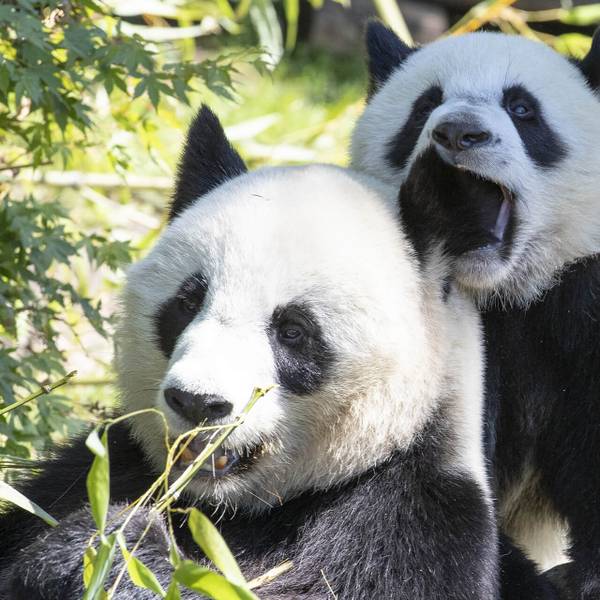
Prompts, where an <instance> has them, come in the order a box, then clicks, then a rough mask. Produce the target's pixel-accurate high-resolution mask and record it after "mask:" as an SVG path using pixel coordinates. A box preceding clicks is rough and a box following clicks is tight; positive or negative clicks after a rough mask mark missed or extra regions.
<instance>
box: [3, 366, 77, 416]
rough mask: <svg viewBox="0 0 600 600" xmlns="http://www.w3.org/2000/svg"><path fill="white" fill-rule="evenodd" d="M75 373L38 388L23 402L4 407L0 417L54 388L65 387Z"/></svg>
mask: <svg viewBox="0 0 600 600" xmlns="http://www.w3.org/2000/svg"><path fill="white" fill-rule="evenodd" d="M76 373H77V371H71V372H70V373H67V375H65V376H64V377H63V378H62V379H59V380H58V381H56V382H54V383H50V384H48V385H42V386H40V389H39V390H38V391H37V392H35V393H33V394H31V396H27V398H24V399H23V400H19V401H17V402H13V403H12V404H9V405H8V406H5V407H4V408H0V417H1V416H2V415H4V414H6V413H8V412H10V411H11V410H15V409H16V408H19V407H20V406H23V404H27V403H28V402H31V401H32V400H35V399H36V398H39V397H40V396H45V395H46V394H49V393H50V392H53V391H54V390H55V389H56V388H59V387H60V386H62V385H65V383H68V381H69V379H72V378H73V377H75V374H76Z"/></svg>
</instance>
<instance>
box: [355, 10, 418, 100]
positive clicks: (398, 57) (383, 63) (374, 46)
mask: <svg viewBox="0 0 600 600" xmlns="http://www.w3.org/2000/svg"><path fill="white" fill-rule="evenodd" d="M366 40H367V54H368V57H369V97H370V96H372V95H373V94H374V93H375V92H376V91H377V89H378V88H379V87H381V86H382V85H383V84H384V83H385V82H386V81H387V80H388V78H389V76H390V75H391V74H392V72H393V71H394V70H395V69H396V68H397V67H399V66H400V65H401V64H402V63H403V62H404V61H405V60H406V58H407V57H408V56H410V55H411V54H412V53H413V52H415V51H416V48H411V47H410V46H407V45H406V44H405V43H404V42H403V41H402V40H401V39H400V38H399V37H398V36H397V35H396V34H395V33H394V32H393V31H392V30H391V29H388V28H387V27H386V26H385V25H384V24H383V23H382V22H381V21H377V20H372V21H369V23H367V35H366Z"/></svg>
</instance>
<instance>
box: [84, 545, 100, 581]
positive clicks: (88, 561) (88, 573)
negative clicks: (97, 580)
mask: <svg viewBox="0 0 600 600" xmlns="http://www.w3.org/2000/svg"><path fill="white" fill-rule="evenodd" d="M97 555H98V553H97V552H96V548H94V547H93V546H88V547H87V548H86V549H85V552H84V553H83V587H84V588H85V589H86V590H87V589H88V588H89V587H90V583H91V581H92V575H93V574H94V561H95V560H96V556H97Z"/></svg>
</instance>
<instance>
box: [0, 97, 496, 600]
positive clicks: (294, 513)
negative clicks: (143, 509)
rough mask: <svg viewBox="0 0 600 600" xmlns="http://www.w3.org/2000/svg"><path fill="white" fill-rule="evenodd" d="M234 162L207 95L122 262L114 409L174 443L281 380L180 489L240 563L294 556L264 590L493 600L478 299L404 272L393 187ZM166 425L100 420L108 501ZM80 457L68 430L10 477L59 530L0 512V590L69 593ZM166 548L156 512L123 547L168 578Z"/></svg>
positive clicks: (138, 471) (158, 443) (81, 492)
mask: <svg viewBox="0 0 600 600" xmlns="http://www.w3.org/2000/svg"><path fill="white" fill-rule="evenodd" d="M244 171H245V167H244V164H243V162H242V161H241V159H240V157H239V156H238V155H237V154H236V153H235V151H234V150H233V149H232V148H231V147H230V146H229V143H228V142H227V140H226V138H225V136H224V133H223V131H222V129H221V127H220V125H219V123H218V121H217V120H216V118H215V117H214V115H213V114H212V113H211V112H210V111H209V110H208V109H206V108H203V109H202V110H201V111H200V113H199V115H198V116H197V117H196V119H195V121H194V122H193V124H192V126H191V129H190V132H189V134H188V140H187V144H186V148H185V151H184V155H183V159H182V163H181V167H180V171H179V179H178V184H177V189H176V193H175V199H174V203H173V205H172V207H171V218H170V222H169V224H168V226H167V227H166V229H165V231H164V232H163V234H162V236H161V237H160V239H159V241H158V243H157V244H156V245H155V247H154V248H153V249H152V251H151V252H150V254H149V255H148V256H147V257H146V258H145V259H143V260H142V261H140V262H139V263H138V264H137V265H135V266H134V267H133V268H132V269H131V270H130V272H129V274H128V281H127V286H126V290H125V294H124V306H123V314H122V316H121V324H120V327H119V331H118V335H117V360H116V363H117V370H118V375H119V384H120V389H121V393H122V405H123V408H124V409H125V410H127V411H131V410H137V409H142V408H148V407H155V408H158V409H160V410H161V411H162V412H163V413H164V415H165V417H166V419H167V421H168V424H169V432H170V435H171V436H176V435H177V434H178V433H182V432H184V431H187V430H189V429H190V428H191V427H192V426H194V425H196V424H197V423H199V422H204V423H206V424H211V425H217V424H223V423H228V422H231V420H232V419H233V418H234V416H235V415H236V414H239V412H240V410H241V409H242V408H243V406H244V405H245V404H246V402H247V401H248V399H249V396H250V393H251V391H252V389H253V388H254V387H255V386H268V385H271V384H274V383H275V384H277V386H278V387H276V388H275V389H274V390H273V391H271V392H270V393H269V394H268V395H267V396H265V397H264V398H262V399H261V400H260V401H259V402H258V404H257V405H256V406H255V407H254V409H253V410H252V411H251V412H250V414H249V416H248V418H247V420H246V421H245V422H244V423H243V424H242V425H241V426H240V427H239V428H238V429H237V430H236V431H235V432H234V434H233V435H232V436H231V437H230V438H228V440H227V441H226V443H225V445H224V448H223V449H222V450H221V451H220V452H219V455H220V458H221V460H219V462H218V464H219V468H217V467H216V466H215V464H213V465H207V469H206V471H205V472H204V473H202V475H201V476H198V477H197V478H196V479H195V480H194V481H193V482H192V483H191V484H190V485H189V487H188V488H187V489H186V492H185V495H184V497H183V498H182V500H181V503H182V504H183V505H187V506H189V505H196V506H199V507H201V508H202V509H204V510H205V511H207V513H208V514H210V515H212V516H213V517H214V519H215V521H216V522H218V526H219V527H220V529H221V531H222V533H223V535H224V537H225V539H226V541H227V542H228V544H229V545H230V547H231V548H232V550H233V552H234V554H235V555H236V557H237V559H238V561H239V562H240V565H241V567H242V570H243V571H244V573H245V574H246V576H247V577H249V578H252V577H255V576H258V575H260V574H261V573H263V572H264V571H266V570H267V569H270V568H272V567H274V566H276V565H278V564H279V563H280V562H282V561H283V560H292V562H293V564H294V568H293V569H292V570H291V571H289V572H288V573H286V574H284V575H282V576H281V577H279V578H277V579H276V580H275V581H274V582H273V583H271V584H269V585H267V586H265V587H263V588H261V589H260V590H258V593H259V595H260V596H261V597H263V598H290V599H291V598H306V599H309V598H310V599H318V598H323V599H324V598H327V597H329V591H328V586H331V588H332V590H333V592H334V593H335V594H336V595H337V597H339V598H344V599H346V600H347V599H357V600H358V599H361V600H362V599H364V598H398V599H406V600H409V599H410V600H415V599H423V600H425V599H427V600H437V599H439V600H447V599H450V598H451V599H456V600H459V599H467V598H469V599H482V598H485V599H492V600H493V599H494V598H496V594H497V547H496V546H497V541H496V535H495V530H496V528H495V524H494V521H493V507H492V502H491V499H490V493H489V489H488V483H487V479H486V473H485V467H484V458H483V447H482V431H481V429H482V425H481V422H482V418H481V411H482V377H481V375H482V366H481V365H482V352H481V335H480V326H479V316H478V313H477V311H476V310H475V308H474V307H473V306H472V304H471V303H470V302H469V301H466V300H465V299H464V298H463V297H461V296H460V295H459V294H457V293H456V292H454V291H452V292H450V294H449V295H445V294H444V292H443V268H444V265H443V264H442V263H439V264H434V263H433V262H430V263H428V265H427V268H424V269H419V268H418V263H417V261H416V259H415V257H414V255H413V253H412V250H411V247H410V246H409V244H408V243H407V241H406V240H405V238H404V236H403V234H402V232H401V231H400V229H399V227H398V225H397V222H398V220H397V215H396V214H395V213H396V212H397V210H396V209H394V208H393V207H394V205H395V192H394V190H392V189H391V188H388V187H386V186H384V185H382V184H380V183H376V181H375V180H372V179H370V178H368V177H366V176H365V175H357V174H355V173H352V172H350V171H346V170H343V169H339V168H336V167H330V166H319V165H316V166H309V167H301V168H277V169H264V170H260V171H256V172H254V173H250V174H248V173H244ZM163 440H164V434H163V425H162V420H161V419H160V418H155V416H154V415H150V416H148V415H146V416H143V417H139V418H136V419H135V420H134V421H133V424H132V426H131V430H129V427H128V425H123V426H120V427H116V428H113V429H111V434H110V454H111V465H112V466H111V469H112V470H111V477H112V499H111V511H110V514H111V516H113V517H116V515H118V512H119V510H120V509H121V507H122V504H123V503H124V502H129V501H131V500H133V499H135V498H136V497H138V496H139V495H140V494H141V493H142V491H143V490H145V489H146V488H147V487H148V485H149V484H150V482H151V481H152V479H153V477H154V475H153V474H155V473H157V472H159V470H162V468H163V465H164V458H165V448H164V441H163ZM204 443H205V442H202V441H201V440H200V438H197V440H196V441H195V443H194V444H193V445H192V449H193V450H194V451H196V452H198V451H200V450H201V448H202V447H203V445H204ZM89 465H90V458H89V454H88V453H87V452H86V451H85V449H84V447H83V443H82V441H81V440H80V441H78V442H76V443H74V444H73V445H72V446H70V447H68V448H65V449H64V451H62V452H61V454H60V455H59V457H58V458H57V459H56V460H54V461H53V462H50V463H49V464H46V465H44V466H43V468H42V474H41V475H40V476H39V477H38V478H36V479H34V480H33V481H32V482H30V483H29V484H28V485H27V486H25V488H24V492H25V493H26V494H27V495H28V496H29V497H30V498H32V499H33V500H34V501H36V502H37V503H38V504H40V505H42V506H43V507H44V508H46V509H48V510H49V511H50V512H52V513H53V514H54V515H55V516H57V517H58V518H60V519H61V524H60V526H59V527H58V528H57V529H56V530H54V531H47V530H45V528H44V526H43V524H41V523H40V522H39V521H37V520H35V519H34V518H33V517H31V516H29V515H27V514H25V513H22V512H18V511H16V510H15V511H12V512H10V513H8V515H5V516H4V517H3V518H2V521H1V524H0V533H1V539H2V549H3V552H4V555H3V556H2V559H1V560H0V596H1V597H3V598H4V597H9V598H11V599H12V600H19V599H23V600H24V599H27V600H36V599H41V598H44V599H58V598H61V599H68V598H78V597H81V593H82V577H81V571H80V566H81V560H82V559H81V557H82V554H83V550H84V548H85V545H86V543H87V541H88V539H89V537H90V535H91V533H92V531H93V526H92V524H91V520H90V517H89V516H88V514H87V511H86V509H85V508H84V504H85V501H86V494H85V483H84V482H85V475H86V472H87V470H88V468H89ZM146 517H147V515H145V514H143V513H142V515H141V516H140V517H139V518H137V519H136V520H135V521H134V522H133V523H132V526H131V528H130V529H128V534H127V535H128V540H129V541H130V542H134V541H135V540H136V539H137V537H138V536H139V534H140V532H141V531H142V530H143V528H144V527H145V526H146V525H147V519H146ZM121 518H122V517H121ZM174 518H175V519H176V521H178V522H177V523H176V526H175V532H176V536H177V541H178V544H179V546H180V548H181V550H182V552H184V553H185V554H187V555H191V556H194V555H195V553H197V552H198V551H197V550H194V545H193V543H192V541H191V539H190V538H189V534H188V533H187V528H186V527H185V526H184V518H183V517H181V516H180V515H179V516H178V515H177V514H176V515H174ZM117 522H118V521H117ZM167 547H168V540H167V538H166V536H165V531H164V525H163V524H161V523H156V524H155V525H153V527H152V530H151V534H150V536H149V538H148V540H147V541H146V542H145V543H144V544H143V546H142V548H141V549H140V554H139V557H140V559H141V560H142V561H143V562H145V563H146V564H147V565H148V566H149V567H150V568H151V569H152V570H153V571H154V572H155V573H156V574H157V575H158V577H159V579H160V580H161V581H162V583H163V584H165V585H166V583H167V582H168V580H169V576H170V567H169V563H168V561H167ZM196 558H199V557H198V556H197V554H196ZM115 568H116V567H115ZM114 575H115V572H113V574H112V576H113V577H114ZM118 590H119V591H118V592H117V594H116V596H115V598H123V599H124V598H127V599H132V598H133V599H137V598H140V599H141V598H148V597H151V594H150V593H149V592H147V591H145V590H141V589H139V588H134V587H133V586H132V585H131V584H130V583H127V582H124V583H123V584H122V585H121V587H119V588H118ZM184 597H186V598H187V597H191V595H184Z"/></svg>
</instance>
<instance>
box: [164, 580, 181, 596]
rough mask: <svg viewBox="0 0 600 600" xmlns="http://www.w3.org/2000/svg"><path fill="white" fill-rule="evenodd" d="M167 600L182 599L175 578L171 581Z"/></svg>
mask: <svg viewBox="0 0 600 600" xmlns="http://www.w3.org/2000/svg"><path fill="white" fill-rule="evenodd" d="M165 600H181V594H180V593H179V586H178V585H177V582H176V581H175V580H173V581H171V583H170V585H169V589H168V590H167V595H166V596H165Z"/></svg>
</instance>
